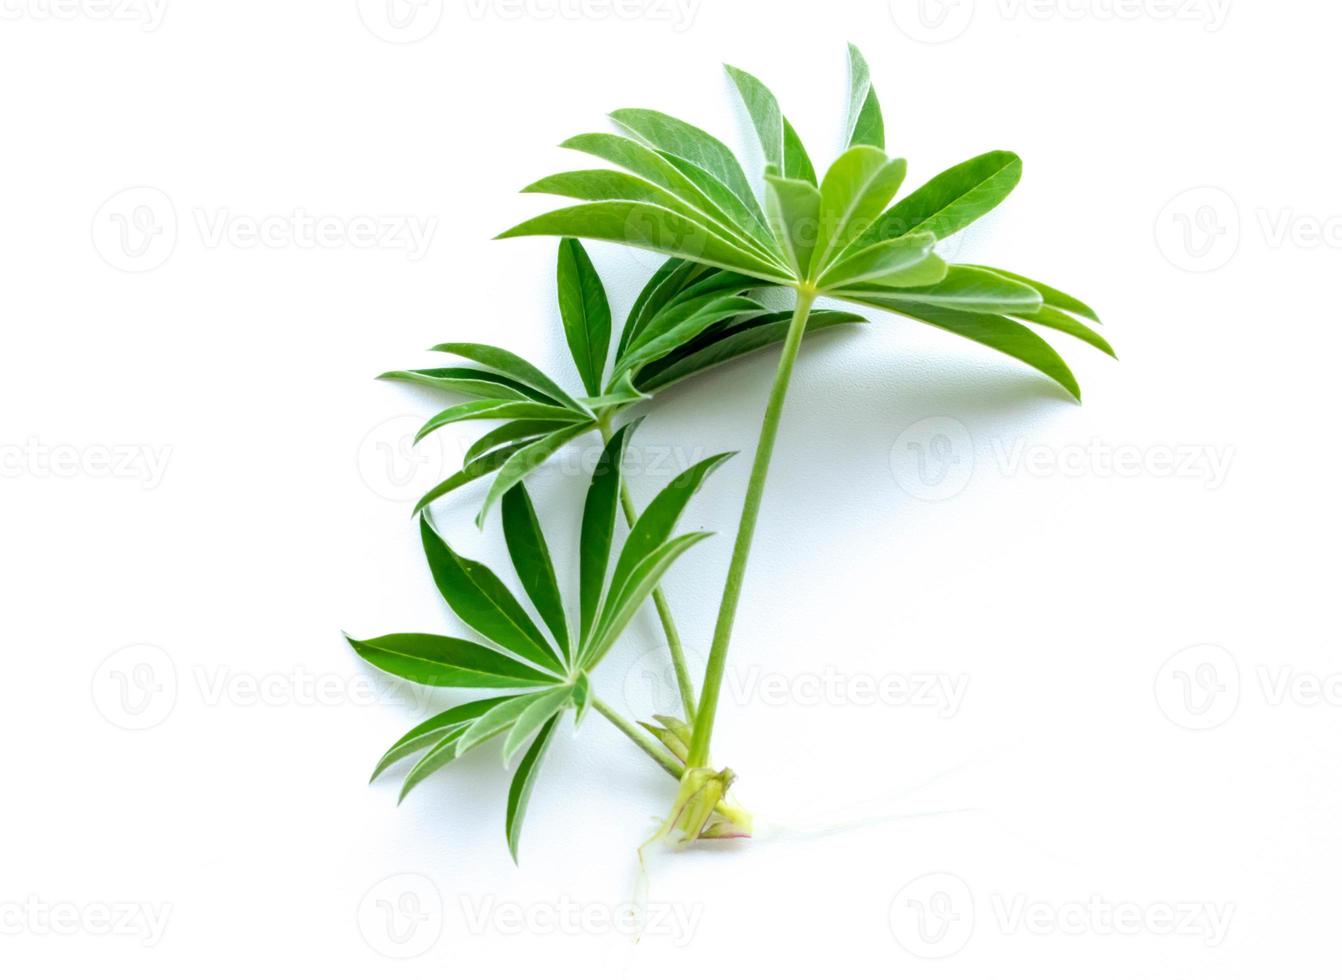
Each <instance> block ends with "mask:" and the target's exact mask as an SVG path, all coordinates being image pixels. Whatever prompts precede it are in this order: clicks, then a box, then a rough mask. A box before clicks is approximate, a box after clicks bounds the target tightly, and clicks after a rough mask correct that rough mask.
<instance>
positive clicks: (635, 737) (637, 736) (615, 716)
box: [592, 695, 685, 779]
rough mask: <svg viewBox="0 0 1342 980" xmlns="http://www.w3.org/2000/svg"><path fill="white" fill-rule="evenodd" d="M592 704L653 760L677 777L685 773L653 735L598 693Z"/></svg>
mask: <svg viewBox="0 0 1342 980" xmlns="http://www.w3.org/2000/svg"><path fill="white" fill-rule="evenodd" d="M592 706H593V707H594V708H596V710H597V711H598V712H600V713H601V715H602V716H603V717H604V718H605V719H606V720H607V721H609V722H610V723H611V724H612V725H614V726H615V727H616V728H618V729H619V730H620V731H622V732H624V734H625V735H627V736H628V737H629V739H630V741H632V742H633V743H634V744H635V745H637V746H638V747H639V748H640V749H642V750H643V751H644V752H646V753H648V755H650V756H652V761H653V762H655V763H657V765H659V766H661V767H662V768H663V769H665V770H666V771H667V772H668V773H670V774H671V776H672V777H673V778H675V779H679V778H680V777H681V776H683V775H684V774H685V767H684V766H682V765H681V764H680V760H679V759H677V758H676V757H675V756H674V755H672V754H671V753H670V752H668V751H666V749H664V748H662V746H661V745H660V744H658V742H657V741H656V740H655V739H653V737H652V736H651V735H649V734H648V733H647V732H645V731H644V730H643V729H641V728H639V727H638V726H637V725H635V724H634V723H633V722H631V721H628V720H627V719H625V718H624V717H623V716H622V715H621V714H620V713H619V712H618V711H616V710H615V709H614V708H612V707H611V706H610V705H608V704H607V703H606V702H605V701H602V700H601V699H600V698H599V697H597V696H596V695H593V696H592Z"/></svg>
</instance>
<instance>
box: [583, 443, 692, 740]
mask: <svg viewBox="0 0 1342 980" xmlns="http://www.w3.org/2000/svg"><path fill="white" fill-rule="evenodd" d="M600 424H601V437H602V438H603V439H604V440H605V441H606V442H610V439H611V429H610V421H609V420H608V419H606V418H604V417H603V418H602V419H601V423H600ZM620 506H621V508H622V509H623V510H624V520H625V523H626V524H628V525H629V526H630V527H633V526H634V522H635V521H637V520H638V511H637V510H635V508H634V498H633V497H632V496H630V494H629V487H628V486H627V485H626V484H625V482H624V480H621V481H620ZM652 603H653V605H654V606H656V607H657V618H658V619H660V620H661V621H662V632H663V633H665V634H666V645H667V648H668V649H669V650H670V651H671V666H672V667H673V668H674V669H675V672H676V686H677V687H679V688H680V703H681V705H682V706H684V708H685V721H687V722H688V723H689V724H691V725H693V724H694V710H695V709H694V682H693V681H692V680H691V679H690V670H689V667H688V665H687V664H686V662H685V647H684V646H683V645H682V644H681V642H680V631H679V630H678V629H676V621H675V620H674V619H672V618H671V606H670V604H669V603H668V602H667V601H666V593H664V592H663V591H662V587H661V586H660V585H659V586H658V587H657V588H655V589H653V590H652Z"/></svg>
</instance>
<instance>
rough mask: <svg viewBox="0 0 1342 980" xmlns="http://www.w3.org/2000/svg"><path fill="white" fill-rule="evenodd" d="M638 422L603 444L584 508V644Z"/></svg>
mask: <svg viewBox="0 0 1342 980" xmlns="http://www.w3.org/2000/svg"><path fill="white" fill-rule="evenodd" d="M640 421H642V420H641V419H635V420H634V421H633V422H630V423H629V424H628V425H626V426H624V427H623V428H621V429H620V430H619V431H618V432H616V433H615V434H614V435H613V436H611V438H610V441H609V442H607V443H606V447H605V449H604V450H602V453H601V458H600V459H599V460H598V461H597V464H596V469H595V470H593V472H592V482H591V485H590V486H589V487H588V489H587V500H586V503H584V505H583V512H582V530H581V532H580V534H579V540H580V544H579V549H578V550H579V560H578V566H579V589H578V607H579V611H580V612H579V623H580V625H579V636H580V638H581V640H582V641H583V642H584V643H585V642H586V641H587V638H588V637H589V636H590V635H591V633H592V628H593V625H594V623H595V621H596V615H597V611H598V609H599V607H600V605H601V596H602V594H603V593H604V591H605V587H606V568H607V566H608V565H609V563H610V553H611V546H612V544H613V542H614V540H615V515H616V510H617V508H618V507H619V501H620V479H621V475H620V468H621V466H622V465H623V461H624V450H625V446H626V445H627V444H628V442H629V439H630V437H631V436H632V435H633V433H634V430H635V429H636V428H638V424H639V422H640Z"/></svg>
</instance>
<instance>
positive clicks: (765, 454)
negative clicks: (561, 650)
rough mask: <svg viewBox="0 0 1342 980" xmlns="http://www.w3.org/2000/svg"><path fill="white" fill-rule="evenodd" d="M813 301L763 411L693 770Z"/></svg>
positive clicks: (700, 755)
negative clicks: (793, 370)
mask: <svg viewBox="0 0 1342 980" xmlns="http://www.w3.org/2000/svg"><path fill="white" fill-rule="evenodd" d="M814 302H815V292H814V291H812V290H811V289H808V288H801V287H798V289H797V308H796V310H794V311H793V313H792V323H791V325H790V326H789V327H788V332H787V339H786V340H784V342H783V354H782V356H781V357H780V358H779V361H778V372H777V373H776V374H775V375H774V383H773V389H772V390H771V391H770V392H769V403H768V405H767V406H766V407H765V409H764V423H763V425H762V426H761V428H760V442H759V446H758V447H757V448H756V449H755V462H754V463H753V464H752V465H751V469H750V483H749V485H748V486H747V487H746V499H745V503H744V504H743V505H742V507H741V523H740V526H739V527H738V529H737V532H736V544H735V545H734V546H733V547H732V561H731V565H730V566H729V567H728V569H727V584H726V586H725V587H724V588H723V590H722V605H721V606H720V607H719V608H718V621H717V625H716V626H715V627H714V629H713V645H712V647H711V648H710V649H709V651H708V666H707V667H706V668H705V669H704V686H703V691H702V693H701V695H700V700H699V712H698V716H697V718H696V720H695V724H694V738H693V740H692V741H691V743H690V755H689V761H688V766H689V768H691V769H694V768H697V767H699V766H706V765H708V747H709V744H710V742H711V741H712V738H713V717H714V715H715V714H716V713H717V709H718V694H719V693H720V691H721V690H722V675H723V671H724V670H725V669H726V666H727V648H728V646H730V644H731V640H732V625H733V623H734V622H735V621H736V607H737V605H739V603H740V600H741V585H742V583H743V582H744V581H745V574H746V563H747V562H748V561H749V560H750V544H751V541H752V540H753V539H754V537H755V524H756V522H757V521H758V519H759V513H760V501H761V500H762V499H763V498H764V483H765V480H766V479H767V477H768V475H769V461H770V459H771V458H772V457H773V451H774V442H775V441H776V440H777V438H778V422H779V420H780V419H781V418H782V415H783V402H784V401H785V400H786V398H787V389H788V382H789V381H791V380H792V368H793V366H794V365H795V364H796V362H797V350H798V348H800V347H801V339H802V334H803V332H804V331H805V329H806V320H807V317H809V316H810V313H811V304H812V303H814Z"/></svg>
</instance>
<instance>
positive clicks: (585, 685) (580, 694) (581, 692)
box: [573, 671, 592, 728]
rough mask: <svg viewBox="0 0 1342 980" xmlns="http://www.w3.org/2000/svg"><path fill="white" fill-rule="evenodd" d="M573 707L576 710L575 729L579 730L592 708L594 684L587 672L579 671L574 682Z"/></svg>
mask: <svg viewBox="0 0 1342 980" xmlns="http://www.w3.org/2000/svg"><path fill="white" fill-rule="evenodd" d="M573 706H574V708H575V709H576V712H575V715H574V719H573V727H574V728H577V727H578V726H579V725H581V724H582V720H583V718H585V717H587V709H588V708H590V707H591V706H592V682H591V681H590V680H588V677H587V672H586V671H579V673H578V676H577V677H576V678H574V680H573Z"/></svg>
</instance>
